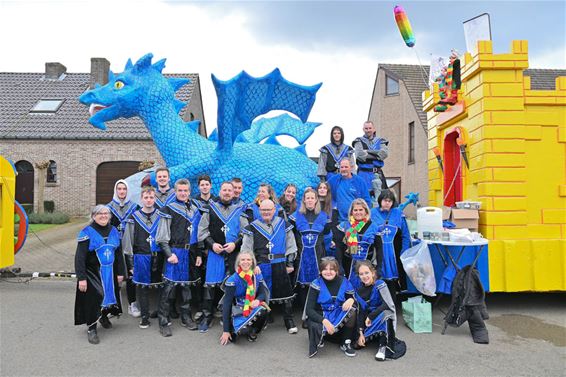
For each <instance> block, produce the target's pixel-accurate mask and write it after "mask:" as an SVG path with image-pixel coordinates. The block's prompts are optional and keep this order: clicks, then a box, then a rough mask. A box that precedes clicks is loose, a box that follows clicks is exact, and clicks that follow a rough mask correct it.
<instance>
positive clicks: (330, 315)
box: [322, 305, 354, 335]
mask: <svg viewBox="0 0 566 377" xmlns="http://www.w3.org/2000/svg"><path fill="white" fill-rule="evenodd" d="M353 312H354V307H353V306H352V307H351V308H350V310H348V311H344V310H342V305H340V306H338V307H337V308H335V309H334V310H331V311H328V312H327V311H324V319H327V320H329V321H330V323H332V326H334V327H335V328H336V330H338V329H339V328H340V327H342V326H343V325H344V321H345V320H346V319H347V318H348V317H350V316H351V315H352V314H353ZM324 334H326V328H325V327H324V326H322V335H324Z"/></svg>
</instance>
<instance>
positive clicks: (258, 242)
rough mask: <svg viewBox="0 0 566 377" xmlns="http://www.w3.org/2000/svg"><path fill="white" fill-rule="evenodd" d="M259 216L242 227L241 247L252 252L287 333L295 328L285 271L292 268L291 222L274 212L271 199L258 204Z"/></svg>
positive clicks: (291, 295)
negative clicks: (277, 306)
mask: <svg viewBox="0 0 566 377" xmlns="http://www.w3.org/2000/svg"><path fill="white" fill-rule="evenodd" d="M259 209H260V212H261V219H258V220H254V221H252V222H251V223H250V224H249V225H248V226H246V227H245V228H244V229H242V235H243V240H242V247H241V251H251V252H253V253H254V255H255V257H256V259H257V263H258V267H259V269H260V271H261V273H262V275H263V278H264V279H265V283H266V284H267V287H268V288H269V291H270V292H271V296H270V302H271V303H275V304H282V305H283V319H284V321H285V327H286V328H287V332H288V333H289V334H296V333H297V332H298V329H297V326H295V321H294V319H293V299H294V298H295V294H294V293H293V286H292V285H291V279H290V277H289V274H290V273H292V272H293V271H294V270H295V268H294V262H295V257H296V255H297V244H296V243H295V237H294V235H293V231H292V228H293V226H292V225H290V224H289V223H287V221H285V220H283V219H282V218H281V217H278V216H275V203H274V202H273V201H272V200H270V199H265V200H264V201H262V202H261V204H260V207H259Z"/></svg>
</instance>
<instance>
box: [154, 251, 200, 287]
mask: <svg viewBox="0 0 566 377" xmlns="http://www.w3.org/2000/svg"><path fill="white" fill-rule="evenodd" d="M171 251H172V252H173V254H175V255H176V256H177V259H178V260H179V262H178V263H176V264H172V263H169V262H165V272H164V273H163V278H164V279H165V280H168V281H170V282H172V283H175V284H182V285H185V284H195V283H196V282H198V277H196V278H195V279H193V280H191V276H190V273H189V263H190V259H189V251H188V250H186V249H178V248H175V247H174V248H172V249H171Z"/></svg>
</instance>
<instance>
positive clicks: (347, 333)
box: [307, 313, 356, 355]
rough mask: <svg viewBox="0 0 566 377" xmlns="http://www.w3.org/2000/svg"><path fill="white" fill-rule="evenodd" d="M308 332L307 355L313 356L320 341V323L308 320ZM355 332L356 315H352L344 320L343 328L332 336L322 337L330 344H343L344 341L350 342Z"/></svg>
mask: <svg viewBox="0 0 566 377" xmlns="http://www.w3.org/2000/svg"><path fill="white" fill-rule="evenodd" d="M307 324H308V331H309V355H312V354H314V353H315V352H316V351H317V349H318V345H319V344H320V343H321V339H322V327H323V325H322V322H315V321H313V320H311V319H310V318H309V319H308V321H307ZM355 331H356V315H355V313H353V315H351V316H350V317H349V318H347V319H345V323H344V326H342V327H341V328H340V329H339V330H338V331H337V332H335V333H334V334H332V335H329V334H328V333H327V334H326V335H325V336H324V337H325V339H328V340H329V341H331V342H339V343H340V344H342V343H344V342H345V341H346V340H348V339H349V340H352V339H353V338H354V334H355Z"/></svg>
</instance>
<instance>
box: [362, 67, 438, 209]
mask: <svg viewBox="0 0 566 377" xmlns="http://www.w3.org/2000/svg"><path fill="white" fill-rule="evenodd" d="M428 69H429V67H428V66H425V67H424V70H425V71H424V72H423V71H422V68H421V67H419V66H418V65H406V64H379V65H378V67H377V74H376V79H375V84H374V89H373V95H372V99H371V104H370V110H369V115H368V119H369V120H371V121H372V122H373V124H374V125H375V127H376V129H377V134H378V135H379V136H380V137H383V138H385V139H387V140H389V157H387V159H386V160H385V167H384V168H383V171H384V173H385V175H386V176H387V178H388V179H389V180H391V181H393V180H396V181H399V183H398V189H397V190H396V191H397V194H398V195H399V196H400V201H403V197H404V196H405V195H407V194H408V193H409V192H411V191H412V192H418V193H419V198H420V202H421V205H426V203H427V198H428V180H427V153H428V148H427V142H426V140H427V136H426V135H427V133H426V128H427V122H426V113H425V112H424V111H423V110H422V99H421V96H422V92H423V91H424V90H425V89H427V87H426V81H425V80H427V78H428ZM423 77H424V79H423ZM414 211H415V209H414V206H408V207H407V209H406V210H405V213H407V215H409V216H411V215H414Z"/></svg>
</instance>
